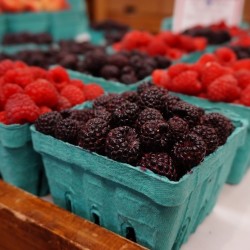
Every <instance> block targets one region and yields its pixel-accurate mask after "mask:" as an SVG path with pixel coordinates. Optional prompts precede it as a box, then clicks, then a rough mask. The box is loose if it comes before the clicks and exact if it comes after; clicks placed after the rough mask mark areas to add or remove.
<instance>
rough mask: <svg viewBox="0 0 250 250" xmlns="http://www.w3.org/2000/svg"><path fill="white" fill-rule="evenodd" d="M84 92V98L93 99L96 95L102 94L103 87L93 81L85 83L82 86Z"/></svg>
mask: <svg viewBox="0 0 250 250" xmlns="http://www.w3.org/2000/svg"><path fill="white" fill-rule="evenodd" d="M84 94H85V97H86V100H94V99H96V98H97V97H99V96H101V95H103V94H104V90H103V88H102V87H101V86H100V85H98V84H95V83H91V84H87V85H86V86H85V87H84Z"/></svg>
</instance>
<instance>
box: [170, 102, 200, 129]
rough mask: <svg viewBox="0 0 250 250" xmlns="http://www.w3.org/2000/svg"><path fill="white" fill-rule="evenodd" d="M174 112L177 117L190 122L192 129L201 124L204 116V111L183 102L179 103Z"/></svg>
mask: <svg viewBox="0 0 250 250" xmlns="http://www.w3.org/2000/svg"><path fill="white" fill-rule="evenodd" d="M172 112H173V114H174V115H175V116H178V117H180V118H182V119H183V120H185V121H186V122H188V124H189V126H190V127H194V126H195V125H197V124H198V123H199V122H200V118H201V116H202V115H203V114H204V110H203V109H201V108H199V107H197V106H194V105H192V104H189V103H187V102H183V101H179V102H177V104H176V105H175V106H174V107H173V111H172Z"/></svg>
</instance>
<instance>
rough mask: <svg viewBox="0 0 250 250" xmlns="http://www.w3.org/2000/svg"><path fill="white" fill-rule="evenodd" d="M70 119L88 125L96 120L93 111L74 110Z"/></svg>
mask: <svg viewBox="0 0 250 250" xmlns="http://www.w3.org/2000/svg"><path fill="white" fill-rule="evenodd" d="M69 117H70V119H72V120H76V121H79V122H81V123H86V122H87V121H88V120H90V119H91V118H94V115H93V110H92V109H82V110H72V111H71V115H70V116H69Z"/></svg>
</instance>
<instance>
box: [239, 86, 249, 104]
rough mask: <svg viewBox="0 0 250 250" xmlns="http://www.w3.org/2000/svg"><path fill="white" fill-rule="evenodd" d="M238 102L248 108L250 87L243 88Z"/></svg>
mask: <svg viewBox="0 0 250 250" xmlns="http://www.w3.org/2000/svg"><path fill="white" fill-rule="evenodd" d="M240 102H241V103H242V104H244V105H246V106H248V107H250V86H248V87H247V88H245V89H244V90H243V91H242V93H241V97H240Z"/></svg>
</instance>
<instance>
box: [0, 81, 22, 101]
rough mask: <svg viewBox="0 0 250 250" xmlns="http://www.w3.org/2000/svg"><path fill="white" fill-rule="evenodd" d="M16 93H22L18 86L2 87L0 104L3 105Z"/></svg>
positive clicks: (8, 84)
mask: <svg viewBox="0 0 250 250" xmlns="http://www.w3.org/2000/svg"><path fill="white" fill-rule="evenodd" d="M16 93H23V89H22V88H21V87H20V86H19V85H17V84H13V83H7V84H5V85H3V86H2V87H1V92H0V102H1V103H2V104H5V103H6V101H7V100H8V98H9V97H11V96H12V95H14V94H16Z"/></svg>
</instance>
